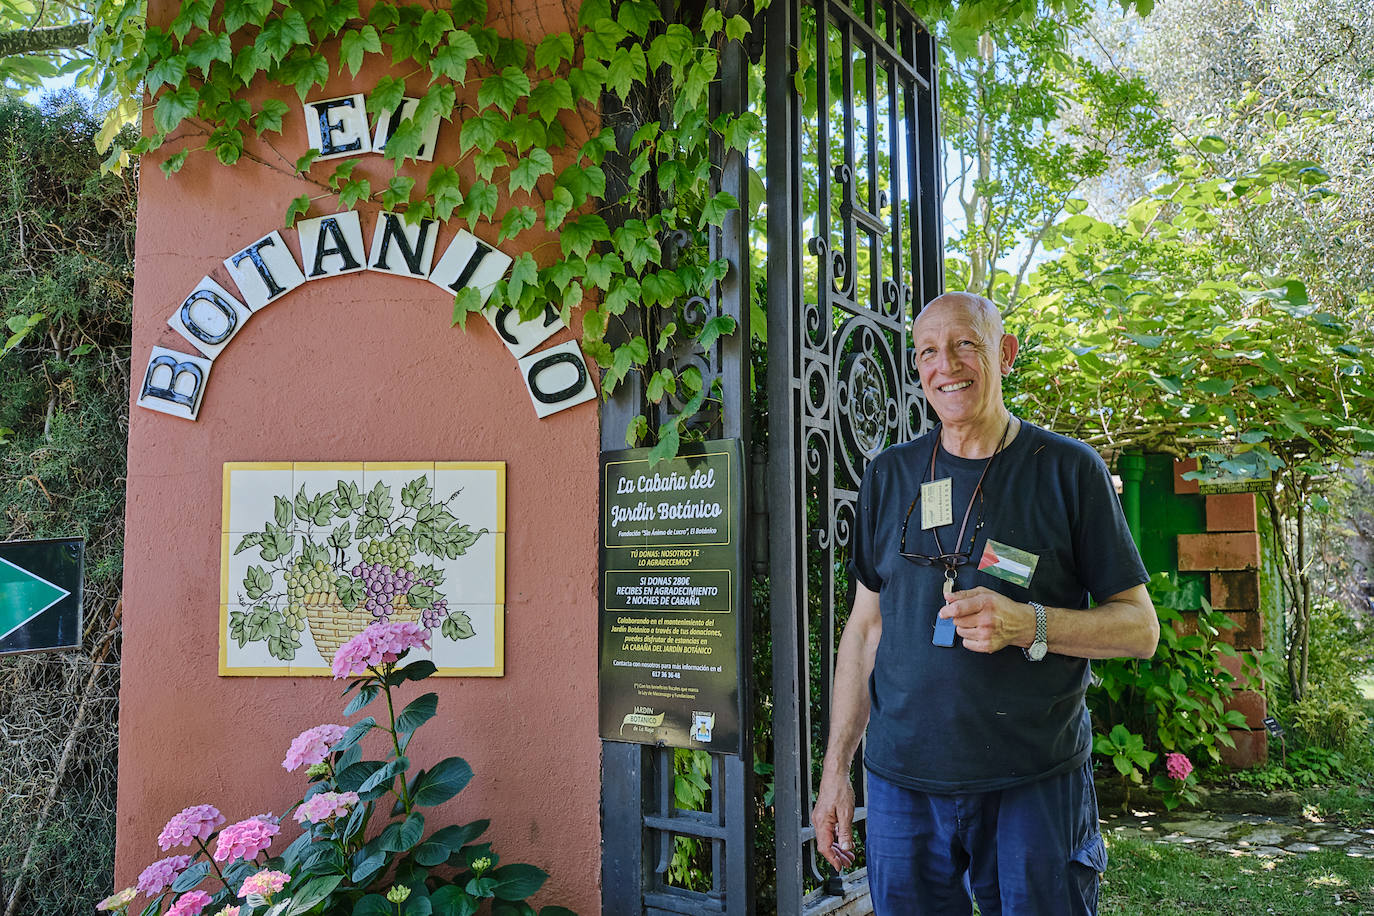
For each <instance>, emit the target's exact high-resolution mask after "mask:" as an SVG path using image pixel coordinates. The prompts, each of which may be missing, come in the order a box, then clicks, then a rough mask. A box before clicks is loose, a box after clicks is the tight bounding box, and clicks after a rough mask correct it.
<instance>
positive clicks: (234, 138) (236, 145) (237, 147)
mask: <svg viewBox="0 0 1374 916" xmlns="http://www.w3.org/2000/svg"><path fill="white" fill-rule="evenodd" d="M205 145H206V148H207V149H213V150H214V151H215V156H216V157H217V158H218V159H219V161H220V162H222V163H223V164H225V165H233V164H234V163H235V162H238V161H239V156H240V155H241V154H242V153H243V134H242V133H240V132H239V131H237V130H234V129H232V128H229V127H217V128H215V130H213V131H212V132H211V133H210V138H209V139H208V140H206V141H205Z"/></svg>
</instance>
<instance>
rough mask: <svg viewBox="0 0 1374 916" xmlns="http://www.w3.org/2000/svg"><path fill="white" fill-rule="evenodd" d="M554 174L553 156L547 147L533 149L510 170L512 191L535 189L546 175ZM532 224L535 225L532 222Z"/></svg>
mask: <svg viewBox="0 0 1374 916" xmlns="http://www.w3.org/2000/svg"><path fill="white" fill-rule="evenodd" d="M551 174H553V156H551V155H549V151H548V150H545V149H532V150H530V154H529V155H528V156H527V157H525V158H524V159H521V160H520V161H519V162H517V163H516V164H515V168H513V169H511V170H510V192H511V193H512V194H515V193H516V192H518V191H533V190H534V186H535V184H537V183H538V181H539V179H540V178H541V177H542V176H544V175H551ZM530 225H534V224H533V223H531V224H530Z"/></svg>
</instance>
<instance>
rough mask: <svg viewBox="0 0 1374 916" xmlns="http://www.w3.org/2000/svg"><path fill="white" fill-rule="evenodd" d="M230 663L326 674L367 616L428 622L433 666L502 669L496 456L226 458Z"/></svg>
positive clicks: (224, 625)
mask: <svg viewBox="0 0 1374 916" xmlns="http://www.w3.org/2000/svg"><path fill="white" fill-rule="evenodd" d="M222 518H223V522H222V524H223V527H222V529H221V538H220V540H221V547H220V549H221V559H220V664H219V673H220V674H224V675H259V676H261V675H287V676H314V675H318V676H329V674H330V670H329V663H330V662H331V661H332V660H333V657H334V653H335V652H336V651H337V650H338V648H339V646H341V645H343V643H344V642H346V641H347V640H349V639H350V638H352V637H353V636H354V635H356V634H357V633H359V632H361V631H362V629H363V628H364V627H365V626H367V625H368V624H369V623H372V622H373V621H377V620H391V621H397V620H406V621H413V622H417V623H420V624H422V625H424V626H426V627H429V628H430V649H429V650H428V652H423V653H421V657H427V658H429V659H431V660H432V661H433V662H434V664H435V665H436V666H437V667H438V669H439V672H438V673H439V674H440V675H449V676H499V675H501V674H502V673H503V644H504V639H503V619H502V618H503V616H504V612H505V606H504V605H505V559H506V551H505V541H506V466H505V463H504V462H500V461H468V462H462V461H438V462H434V461H431V462H353V463H346V462H233V463H227V464H225V465H224V505H223V512H222Z"/></svg>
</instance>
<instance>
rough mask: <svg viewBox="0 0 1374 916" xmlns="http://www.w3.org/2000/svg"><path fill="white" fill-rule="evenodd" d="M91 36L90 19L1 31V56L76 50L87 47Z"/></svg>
mask: <svg viewBox="0 0 1374 916" xmlns="http://www.w3.org/2000/svg"><path fill="white" fill-rule="evenodd" d="M90 37H91V23H90V22H89V21H86V22H74V23H72V24H71V25H54V26H48V27H45V28H41V29H22V30H20V31H17V32H0V57H14V56H16V55H19V54H45V53H47V52H49V51H70V50H75V49H77V48H82V47H85V45H86V42H87V41H89V40H90Z"/></svg>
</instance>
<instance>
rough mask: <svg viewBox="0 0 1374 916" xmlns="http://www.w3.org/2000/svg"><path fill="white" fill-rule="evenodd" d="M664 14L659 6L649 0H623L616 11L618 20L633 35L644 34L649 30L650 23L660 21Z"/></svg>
mask: <svg viewBox="0 0 1374 916" xmlns="http://www.w3.org/2000/svg"><path fill="white" fill-rule="evenodd" d="M662 19H663V15H662V14H661V13H659V11H658V6H657V5H656V4H654V3H650V2H648V0H629V2H622V3H621V4H620V8H619V10H617V12H616V21H617V22H619V23H620V25H621V26H622V27H623V28H624V29H625V30H626V31H627V32H629V33H630V34H632V35H644V34H646V33H647V32H648V31H649V23H651V22H659V21H661V20H662Z"/></svg>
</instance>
